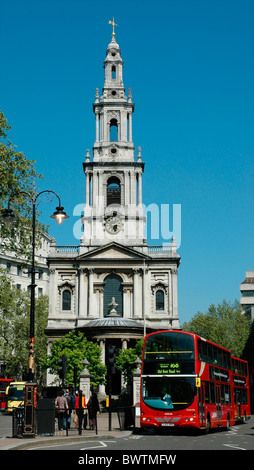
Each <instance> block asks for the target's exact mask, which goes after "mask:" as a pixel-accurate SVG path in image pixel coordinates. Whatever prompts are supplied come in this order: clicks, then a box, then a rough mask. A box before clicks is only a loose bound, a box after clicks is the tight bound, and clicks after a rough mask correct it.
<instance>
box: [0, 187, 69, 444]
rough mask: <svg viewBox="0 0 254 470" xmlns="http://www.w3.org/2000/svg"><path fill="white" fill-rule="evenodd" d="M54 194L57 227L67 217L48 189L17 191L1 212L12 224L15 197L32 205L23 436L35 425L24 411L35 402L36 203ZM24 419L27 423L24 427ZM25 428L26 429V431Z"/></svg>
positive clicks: (6, 220) (52, 216)
mask: <svg viewBox="0 0 254 470" xmlns="http://www.w3.org/2000/svg"><path fill="white" fill-rule="evenodd" d="M45 193H47V194H54V195H55V196H56V197H57V199H58V206H57V207H56V210H55V212H54V213H53V214H52V215H51V216H50V217H51V218H53V219H55V221H56V222H57V224H58V225H61V224H62V223H63V221H64V220H65V219H67V218H69V216H68V215H67V214H66V212H64V208H63V207H62V205H61V200H60V197H59V196H58V194H57V193H56V192H55V191H51V190H49V189H46V190H44V191H40V192H39V193H36V192H35V191H33V192H32V193H31V194H30V193H29V192H26V191H18V192H17V193H14V194H12V195H11V197H10V199H9V202H8V208H7V209H4V210H3V211H2V217H1V219H2V222H4V223H5V224H6V225H10V224H13V223H14V222H15V221H16V220H17V217H16V216H15V214H14V212H13V210H12V209H11V207H10V203H11V200H12V199H14V198H15V196H17V195H20V194H23V195H25V196H27V197H28V198H29V199H30V201H31V203H32V261H31V284H30V293H31V301H30V334H29V355H28V383H27V385H28V387H26V391H25V427H24V431H25V432H24V433H25V434H30V435H34V434H35V425H34V419H32V417H33V412H32V409H31V410H30V408H27V409H26V406H27V407H29V406H30V405H32V408H34V400H35V398H34V397H35V393H34V390H35V388H36V384H35V383H33V380H34V375H35V359H34V318H35V288H36V284H35V274H36V271H35V233H36V203H37V200H38V197H39V196H41V194H45ZM26 417H27V421H28V422H29V423H27V426H26ZM26 428H27V429H26Z"/></svg>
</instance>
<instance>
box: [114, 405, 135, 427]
mask: <svg viewBox="0 0 254 470" xmlns="http://www.w3.org/2000/svg"><path fill="white" fill-rule="evenodd" d="M117 415H118V421H119V426H120V430H121V431H122V430H123V429H128V428H130V427H131V426H135V406H128V407H125V408H118V410H117Z"/></svg>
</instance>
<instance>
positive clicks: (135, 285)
mask: <svg viewBox="0 0 254 470" xmlns="http://www.w3.org/2000/svg"><path fill="white" fill-rule="evenodd" d="M133 277H134V279H133V316H134V318H135V316H137V315H138V301H139V291H138V288H139V282H138V277H139V269H133Z"/></svg>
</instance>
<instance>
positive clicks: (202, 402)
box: [198, 382, 205, 426]
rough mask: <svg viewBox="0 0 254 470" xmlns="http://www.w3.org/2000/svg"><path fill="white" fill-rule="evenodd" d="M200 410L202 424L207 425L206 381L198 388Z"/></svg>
mask: <svg viewBox="0 0 254 470" xmlns="http://www.w3.org/2000/svg"><path fill="white" fill-rule="evenodd" d="M198 410H199V422H200V426H205V383H204V382H202V383H201V386H200V387H199V388H198Z"/></svg>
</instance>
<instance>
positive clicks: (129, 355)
mask: <svg viewBox="0 0 254 470" xmlns="http://www.w3.org/2000/svg"><path fill="white" fill-rule="evenodd" d="M143 344H144V340H143V339H140V340H139V341H137V343H136V346H135V348H128V349H123V350H121V351H120V352H119V355H118V357H117V358H116V367H117V369H119V370H120V371H121V372H122V374H123V378H124V381H125V383H126V384H130V383H131V382H132V378H133V372H134V370H135V369H136V365H135V364H134V363H135V361H136V359H137V358H138V357H139V358H140V359H141V358H142V350H143Z"/></svg>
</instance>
